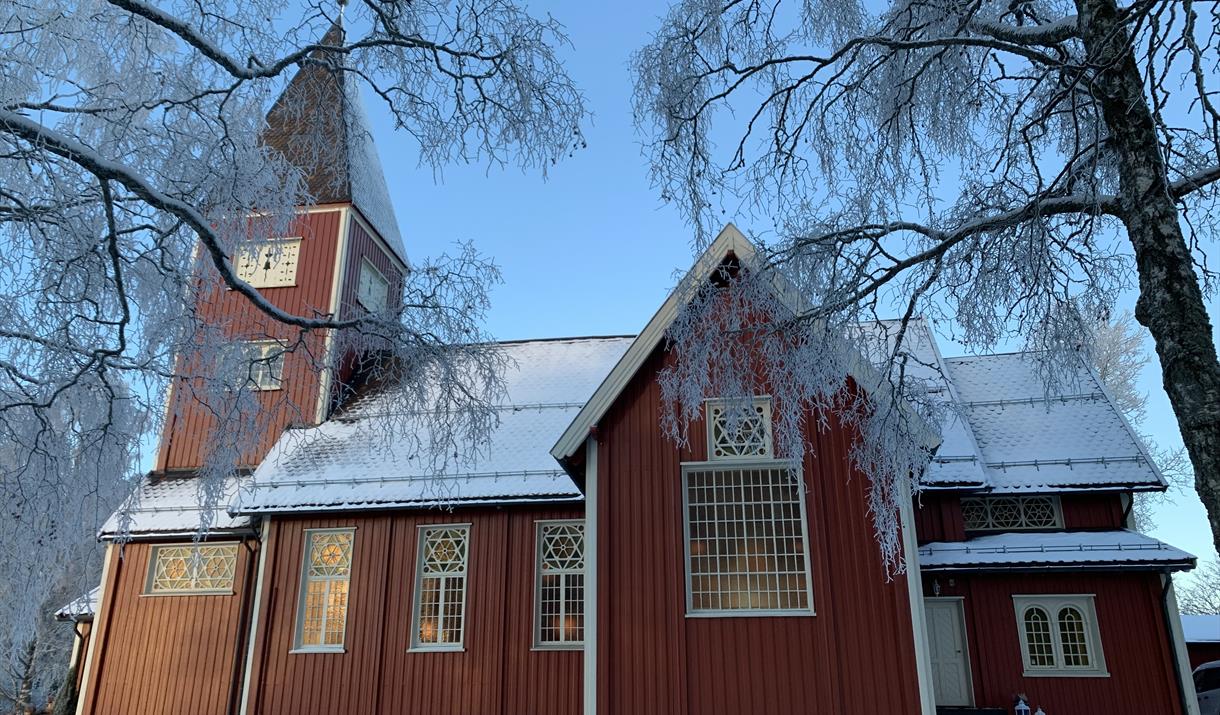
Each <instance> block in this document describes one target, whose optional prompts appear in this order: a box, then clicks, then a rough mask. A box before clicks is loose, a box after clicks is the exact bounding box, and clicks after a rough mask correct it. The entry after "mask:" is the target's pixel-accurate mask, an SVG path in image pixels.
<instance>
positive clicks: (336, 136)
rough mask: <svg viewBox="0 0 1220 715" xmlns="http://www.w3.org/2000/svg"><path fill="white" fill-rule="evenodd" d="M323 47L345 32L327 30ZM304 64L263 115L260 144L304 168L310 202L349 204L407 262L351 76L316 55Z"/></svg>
mask: <svg viewBox="0 0 1220 715" xmlns="http://www.w3.org/2000/svg"><path fill="white" fill-rule="evenodd" d="M322 44H325V45H341V44H343V28H342V26H341V25H340V24H339V23H335V24H334V25H332V26H331V28H330V30H329V31H328V32H327V33H326V35H325V36H323V38H322ZM310 59H311V60H314V62H310V63H307V64H303V65H302V66H301V68H300V69H299V70H297V73H296V74H295V75H294V76H293V78H292V79H291V80H290V81H289V82H288V86H287V87H285V88H284V91H283V93H281V94H280V96H279V98H278V99H276V101H275V104H273V105H272V107H271V111H269V112H268V113H267V128H266V130H265V132H264V133H263V141H264V142H265V143H266V145H267V146H269V147H271V148H273V149H275V150H277V151H279V152H280V153H281V154H282V155H283V156H284V158H285V159H286V160H287V161H288V162H290V163H291V164H293V165H294V166H296V167H298V168H300V169H301V171H302V172H303V173H304V175H305V186H306V188H307V189H308V190H309V193H310V194H311V195H313V197H314V201H316V202H318V203H320V204H325V203H347V202H350V203H351V204H353V205H354V206H356V208H358V209H359V210H360V212H361V214H363V215H364V217H365V218H366V219H368V222H369V223H370V224H371V225H372V226H373V228H374V229H375V230H376V231H377V233H378V234H380V236H381V238H382V239H383V240H384V241H385V242H386V244H387V245H389V247H390V249H391V250H392V251H393V252H394V253H395V257H396V258H397V259H398V260H400V261H402V262H403V263H404V264H405V263H406V262H407V252H406V248H405V247H404V246H403V241H402V235H401V233H400V232H399V228H398V219H397V217H396V216H395V215H394V205H393V203H392V202H391V201H390V191H389V188H388V187H387V186H386V182H385V173H384V172H383V171H382V168H381V159H380V158H379V157H378V154H377V147H376V146H375V145H374V143H373V133H372V128H371V125H370V123H369V119H368V115H367V114H365V111H364V102H363V101H362V100H361V98H360V88H359V85H358V83H357V82H356V80H354V79H353V78H352V77H351V75H350V73H348V72H344V71H342V69H341V68H339V67H330V66H327V65H326V64H325V63H326V62H327V61H329V60H330V58H328V57H327V56H326V54H325V53H323V52H321V51H318V52H315V53H314V54H313V55H312V56H311V57H310Z"/></svg>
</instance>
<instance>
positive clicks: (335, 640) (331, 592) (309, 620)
mask: <svg viewBox="0 0 1220 715" xmlns="http://www.w3.org/2000/svg"><path fill="white" fill-rule="evenodd" d="M354 540H355V531H354V530H353V529H310V530H307V531H306V532H305V563H304V564H303V566H302V574H301V603H300V609H299V616H298V619H297V620H298V623H297V648H298V649H303V650H339V649H342V647H343V639H344V634H345V631H346V629H347V605H348V591H349V585H350V583H351V576H352V547H353V542H354Z"/></svg>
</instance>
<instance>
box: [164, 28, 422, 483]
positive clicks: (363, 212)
mask: <svg viewBox="0 0 1220 715" xmlns="http://www.w3.org/2000/svg"><path fill="white" fill-rule="evenodd" d="M322 42H323V43H324V44H340V43H342V42H343V30H342V28H341V26H340V25H339V24H338V23H336V24H335V25H334V26H333V27H332V28H331V29H330V31H329V32H328V33H327V34H326V35H325V36H324V37H323V40H322ZM264 142H265V144H266V145H267V146H268V147H269V148H270V149H272V150H274V151H277V152H279V153H280V154H281V155H283V157H284V158H285V159H286V160H288V161H289V162H290V163H292V164H293V165H295V166H297V167H299V168H300V169H301V171H302V173H303V174H304V179H305V186H306V188H307V190H308V192H309V193H310V194H311V195H312V196H313V197H314V204H313V205H312V206H303V207H300V208H299V209H298V212H297V215H296V217H295V219H294V220H293V221H292V225H291V228H290V229H289V230H288V231H287V232H285V234H284V235H282V236H273V237H270V238H269V239H266V240H261V241H258V242H251V243H250V244H249V245H245V246H241V247H239V248H238V250H236V251H235V252H234V253H235V255H234V256H232V261H233V264H234V267H235V268H236V269H237V272H238V275H239V276H240V277H241V278H242V279H243V280H245V281H247V282H248V283H250V284H251V285H252V286H254V287H255V288H257V289H258V290H259V292H260V293H261V294H262V295H263V297H265V298H266V299H267V300H268V301H270V302H271V303H273V304H274V305H276V306H277V307H279V308H281V309H283V310H285V311H288V312H290V313H292V314H294V315H301V316H309V317H314V316H317V317H321V316H332V317H335V318H338V319H340V320H342V319H347V318H351V317H354V316H356V315H358V314H359V312H361V311H366V310H368V311H380V310H382V309H384V308H390V309H393V308H394V307H396V306H395V305H394V304H395V303H396V302H397V301H398V300H399V296H400V295H401V290H402V281H403V278H404V276H405V275H406V273H407V271H408V270H409V269H408V264H407V256H406V251H405V249H404V247H403V242H402V236H401V235H400V233H399V229H398V222H397V220H396V218H395V216H394V209H393V205H392V204H391V202H390V197H389V191H388V189H387V187H386V183H385V176H384V175H383V173H382V168H381V162H380V160H379V158H378V156H377V151H376V148H375V146H374V143H373V138H372V133H371V127H370V125H369V122H368V118H367V116H366V115H365V113H364V108H363V105H362V103H361V99H360V96H359V91H358V87H357V85H356V83H355V82H354V81H353V80H351V79H350V78H348V76H347V75H346V74H345V73H343V72H342V71H341V69H339V68H334V67H328V66H325V65H324V64H321V63H318V64H306V65H303V66H302V67H301V68H300V69H299V70H298V72H297V74H296V75H295V76H294V77H293V78H292V80H291V81H290V82H289V84H288V86H287V87H286V88H285V90H284V92H283V94H281V96H280V97H279V98H278V99H277V100H276V102H275V104H274V105H273V106H272V108H271V110H270V112H269V113H268V115H267V127H266V130H265V134H264ZM197 311H198V315H199V316H200V319H201V321H202V322H203V323H204V326H205V329H206V330H216V331H220V333H221V334H222V336H223V340H225V341H228V342H231V343H232V345H233V347H234V348H235V349H238V350H240V351H241V353H240V355H242V356H244V357H245V358H246V359H244V360H241V361H240V362H241V369H242V370H243V371H248V373H243V374H242V375H241V376H240V378H241V380H242V381H244V382H245V384H246V386H247V387H249V388H250V389H252V390H255V391H256V393H257V394H256V396H255V399H256V401H257V403H258V408H257V410H255V412H256V414H255V415H254V417H253V420H254V425H255V431H254V433H253V437H252V438H250V439H246V440H245V441H244V442H242V444H243V448H242V449H241V453H240V456H239V457H238V458H237V462H238V466H239V467H250V468H252V467H254V466H256V465H257V464H258V462H259V461H260V460H261V459H262V458H263V457H264V456H265V455H266V453H267V451H268V450H269V449H270V448H271V446H272V445H273V444H274V443H275V441H276V439H278V437H279V435H280V434H281V433H282V432H283V430H284V429H285V428H286V427H288V426H289V425H293V424H313V423H317V422H320V421H322V420H324V419H325V418H326V415H327V412H328V411H329V410H330V408H331V405H332V404H333V403H334V401H335V397H336V395H337V394H338V391H339V389H340V388H341V384H342V382H343V379H344V377H345V375H343V374H342V371H341V369H340V368H339V366H340V365H345V364H350V363H351V360H350V359H347V360H345V359H344V358H345V356H342V355H338V354H336V353H337V352H338V349H337V347H336V340H335V336H334V335H333V334H331V331H315V332H314V333H312V334H307V335H302V334H301V332H300V331H299V330H297V329H295V328H291V327H289V326H285V325H282V324H279V323H277V322H275V321H272V320H270V319H269V318H267V317H266V316H264V315H263V314H261V313H260V312H259V311H258V310H257V309H256V308H255V307H254V306H252V305H250V303H249V301H248V300H247V299H246V298H245V297H243V296H241V295H239V294H236V293H234V292H232V291H229V290H227V289H226V288H225V287H224V286H223V285H222V284H221V282H220V280H219V278H218V277H217V276H215V274H214V272H212V278H211V283H210V287H209V288H208V289H206V290H204V291H203V292H202V293H201V295H200V297H199V300H198V304H197ZM252 361H253V362H252ZM191 369H192V368H191V363H190V357H189V356H180V357H179V370H178V371H179V372H180V373H187V374H188V375H189V374H190V372H191ZM200 385H201V383H200V382H198V381H193V380H192V379H190V378H189V377H184V378H180V379H179V380H178V381H177V382H176V383H175V384H173V385H172V386H171V387H170V394H169V398H168V400H167V413H166V419H165V423H164V427H163V431H162V435H161V440H160V448H159V450H158V454H157V461H156V467H155V471H156V472H157V473H160V474H171V473H182V472H190V471H193V470H196V469H198V468H199V467H201V466H202V465H203V464H205V463H207V461H208V458H209V455H210V454H212V450H215V449H223V448H225V447H226V445H232V444H234V443H235V439H236V438H237V437H238V436H237V435H225V434H219V433H218V426H217V425H218V420H217V418H216V416H215V414H216V408H215V405H210V404H208V400H209V398H208V397H207V396H206V395H207V394H208V393H206V392H205V391H204V390H202V389H199V387H200ZM213 394H214V393H213ZM243 423H244V424H247V425H248V424H249V421H248V420H243Z"/></svg>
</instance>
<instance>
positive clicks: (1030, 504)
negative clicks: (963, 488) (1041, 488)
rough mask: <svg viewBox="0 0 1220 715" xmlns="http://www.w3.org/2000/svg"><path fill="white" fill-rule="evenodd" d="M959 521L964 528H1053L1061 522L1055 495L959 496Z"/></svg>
mask: <svg viewBox="0 0 1220 715" xmlns="http://www.w3.org/2000/svg"><path fill="white" fill-rule="evenodd" d="M961 504H962V521H963V522H964V523H965V527H966V530H967V531H1009V530H1014V531H1019V530H1029V529H1057V528H1060V527H1061V526H1062V525H1063V519H1062V516H1061V510H1060V506H1059V499H1058V497H1054V496H1050V495H1045V494H1040V495H1032V496H987V497H962V501H961Z"/></svg>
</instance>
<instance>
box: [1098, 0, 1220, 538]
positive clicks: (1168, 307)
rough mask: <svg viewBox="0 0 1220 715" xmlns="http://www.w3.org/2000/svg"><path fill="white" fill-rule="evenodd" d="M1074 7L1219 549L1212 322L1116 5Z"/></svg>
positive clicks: (1145, 291)
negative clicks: (1117, 161)
mask: <svg viewBox="0 0 1220 715" xmlns="http://www.w3.org/2000/svg"><path fill="white" fill-rule="evenodd" d="M1076 7H1077V10H1078V14H1079V16H1080V31H1081V34H1082V36H1083V39H1084V45H1085V50H1086V52H1087V55H1088V61H1089V67H1088V69H1087V71H1088V72H1089V73H1090V77H1091V80H1092V81H1091V84H1090V86H1091V90H1092V92H1093V94H1094V97H1096V99H1097V100H1098V101H1099V102H1100V104H1101V108H1102V112H1103V116H1104V119H1105V123H1106V126H1107V128H1108V129H1109V131H1110V139H1111V141H1112V142H1113V145H1114V147H1115V149H1116V150H1117V153H1118V159H1119V178H1120V188H1119V197H1120V199H1121V205H1122V210H1123V217H1122V220H1123V223H1124V224H1125V225H1126V229H1127V235H1128V238H1129V239H1130V241H1131V245H1132V246H1133V247H1134V249H1135V261H1136V267H1137V269H1138V273H1139V299H1138V301H1137V302H1136V309H1135V317H1136V319H1137V320H1138V321H1139V322H1140V324H1141V325H1143V326H1145V327H1146V328H1148V330H1149V331H1150V332H1151V333H1152V338H1153V340H1154V342H1155V344H1156V352H1157V356H1158V357H1159V358H1160V364H1161V376H1162V380H1163V383H1164V387H1165V392H1166V393H1167V394H1168V395H1169V401H1170V404H1171V405H1172V406H1173V410H1174V414H1175V415H1176V416H1177V418H1178V427H1179V429H1180V430H1181V432H1182V441H1183V442H1184V443H1185V445H1186V450H1187V452H1188V453H1189V454H1190V461H1191V463H1192V465H1193V466H1194V470H1195V488H1196V489H1197V490H1198V493H1199V498H1200V499H1202V501H1203V506H1204V507H1205V508H1206V509H1207V517H1208V521H1209V522H1210V524H1211V529H1212V542H1213V543H1214V544H1215V546H1216V550H1217V551H1220V362H1218V361H1217V358H1216V346H1215V342H1214V340H1213V338H1212V325H1211V321H1210V320H1209V318H1208V315H1207V307H1206V305H1205V304H1204V302H1203V293H1202V290H1201V289H1200V287H1199V278H1198V275H1197V274H1196V273H1195V270H1194V266H1193V264H1192V262H1191V254H1190V248H1189V246H1187V244H1186V238H1185V236H1184V235H1183V233H1182V227H1181V225H1180V223H1179V219H1180V216H1179V209H1178V206H1177V203H1176V202H1175V200H1174V198H1173V196H1172V195H1171V194H1170V191H1169V179H1168V176H1167V174H1166V168H1165V161H1164V158H1163V156H1162V155H1161V146H1160V142H1159V141H1158V137H1157V133H1156V126H1155V124H1154V120H1153V116H1152V111H1151V110H1150V108H1149V106H1148V100H1147V98H1146V96H1145V95H1144V89H1143V77H1142V76H1141V74H1140V71H1139V67H1138V65H1137V64H1136V59H1135V52H1134V49H1133V48H1132V45H1131V38H1130V37H1129V36H1128V34H1127V31H1126V27H1125V26H1124V25H1123V24H1122V23H1121V22H1120V20H1121V18H1120V16H1119V11H1118V8H1117V5H1116V3H1115V0H1076Z"/></svg>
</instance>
